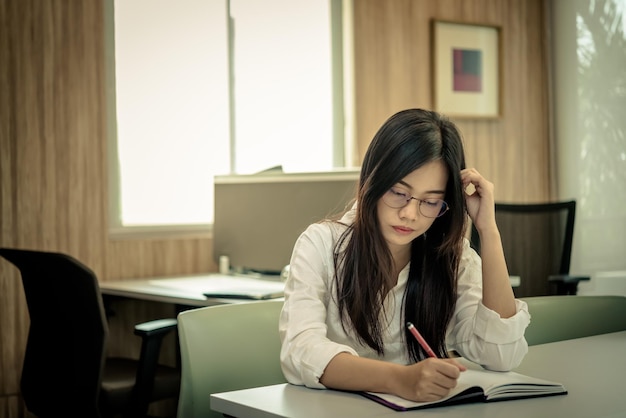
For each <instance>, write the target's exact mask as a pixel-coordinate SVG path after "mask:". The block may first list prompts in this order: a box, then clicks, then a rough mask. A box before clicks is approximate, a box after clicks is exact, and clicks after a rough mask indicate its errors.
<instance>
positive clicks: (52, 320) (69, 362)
mask: <svg viewBox="0 0 626 418" xmlns="http://www.w3.org/2000/svg"><path fill="white" fill-rule="evenodd" d="M0 256H2V257H4V258H5V259H6V260H8V261H9V262H11V263H12V264H14V265H15V266H16V267H17V268H18V269H19V271H20V273H21V276H22V283H23V285H24V293H25V296H26V304H27V305H28V313H29V315H30V327H29V331H28V340H27V344H26V353H25V356H24V365H23V369H22V376H21V391H22V396H23V398H24V402H25V403H26V407H27V408H28V409H29V411H31V412H32V413H34V414H35V415H38V416H78V415H77V413H76V412H75V411H80V415H81V416H93V417H97V416H99V412H98V395H99V393H100V389H99V388H100V381H101V373H102V368H103V365H104V358H105V352H104V350H105V348H104V347H105V344H106V339H107V335H108V327H107V323H106V316H105V313H104V305H103V302H102V296H101V294H100V289H99V287H98V280H97V278H96V276H95V274H94V273H93V272H92V271H91V270H90V269H89V268H88V267H86V266H84V265H83V264H81V263H80V262H79V261H77V260H75V259H74V258H72V257H70V256H68V255H65V254H59V253H49V252H41V251H28V250H18V249H9V248H0Z"/></svg>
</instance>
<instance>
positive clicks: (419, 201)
mask: <svg viewBox="0 0 626 418" xmlns="http://www.w3.org/2000/svg"><path fill="white" fill-rule="evenodd" d="M388 193H393V194H395V195H400V194H403V195H404V194H405V195H406V196H408V197H407V199H406V202H405V203H404V204H403V205H402V206H391V205H390V204H389V203H388V202H387V200H386V199H385V196H387V194H388ZM382 199H383V203H385V205H387V206H389V207H390V208H392V209H402V208H405V207H407V206H408V205H409V203H411V200H415V201H417V209H418V211H419V213H420V214H421V215H422V216H424V217H426V218H430V219H437V218H440V217H441V216H443V215H444V214H445V213H446V212H447V211H448V210H450V205H448V202H446V201H445V200H443V199H418V198H417V197H415V196H411V195H410V194H408V193H404V192H400V193H399V192H396V191H394V188H393V187H390V188H389V189H388V190H387V191H386V192H385V193H384V194H383V196H382ZM429 200H431V201H432V200H436V201H438V202H442V203H443V206H442V209H440V211H439V214H438V215H437V216H428V215H425V214H424V213H423V212H422V203H424V202H426V203H428V201H429Z"/></svg>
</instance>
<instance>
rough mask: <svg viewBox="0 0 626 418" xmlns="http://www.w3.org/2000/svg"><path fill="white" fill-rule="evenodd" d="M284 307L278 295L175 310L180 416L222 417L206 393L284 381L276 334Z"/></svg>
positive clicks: (278, 338)
mask: <svg viewBox="0 0 626 418" xmlns="http://www.w3.org/2000/svg"><path fill="white" fill-rule="evenodd" d="M282 306H283V301H282V300H268V301H260V302H244V303H235V304H228V305H217V306H209V307H206V308H199V309H193V310H188V311H184V312H181V313H180V314H179V315H178V332H179V339H180V355H181V367H182V381H181V388H180V398H179V402H178V415H177V416H178V418H191V417H194V418H195V417H204V418H210V417H216V418H217V417H223V416H222V414H221V413H218V412H216V411H211V409H210V400H209V395H210V394H212V393H218V392H226V391H230V390H238V389H247V388H252V387H257V386H265V385H271V384H277V383H285V382H286V380H285V378H284V376H283V373H282V371H281V368H280V337H279V335H278V317H279V315H280V310H281V308H282Z"/></svg>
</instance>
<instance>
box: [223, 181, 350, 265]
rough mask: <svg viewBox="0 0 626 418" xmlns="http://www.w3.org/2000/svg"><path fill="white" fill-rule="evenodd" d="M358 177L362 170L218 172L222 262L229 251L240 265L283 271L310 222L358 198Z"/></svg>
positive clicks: (228, 254)
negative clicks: (298, 239)
mask: <svg viewBox="0 0 626 418" xmlns="http://www.w3.org/2000/svg"><path fill="white" fill-rule="evenodd" d="M358 177H359V171H358V170H341V171H331V172H319V173H282V172H279V173H272V172H263V173H259V174H250V175H227V176H216V177H215V181H214V184H215V220H214V224H213V252H214V258H215V260H216V262H218V260H219V259H220V257H221V256H227V257H228V258H229V261H230V266H231V269H233V270H235V271H239V272H256V273H261V274H280V272H281V270H282V269H283V268H284V267H285V266H286V265H287V264H289V260H290V259H291V253H292V251H293V246H294V244H295V242H296V240H297V238H298V237H299V236H300V234H301V233H302V232H303V231H304V230H305V229H306V228H307V226H309V225H310V224H312V223H315V222H318V221H320V220H322V219H325V218H328V217H329V216H332V215H336V214H337V213H340V212H342V211H343V210H344V209H346V207H347V206H348V205H349V204H350V203H351V202H352V201H353V199H354V197H355V196H356V190H357V183H358Z"/></svg>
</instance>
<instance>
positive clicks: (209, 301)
mask: <svg viewBox="0 0 626 418" xmlns="http://www.w3.org/2000/svg"><path fill="white" fill-rule="evenodd" d="M242 278H243V277H242V276H236V275H233V276H230V275H225V274H217V273H215V274H213V273H211V274H200V275H189V276H175V277H155V278H150V279H141V280H137V279H129V280H115V281H105V282H102V283H100V291H101V292H102V294H103V295H108V296H118V297H124V298H130V299H141V300H150V301H155V302H165V303H171V304H175V305H185V306H194V307H201V306H211V305H222V304H225V303H241V302H249V301H250V300H249V299H235V298H207V297H206V296H204V295H203V292H204V291H208V290H210V289H211V283H215V282H219V284H220V285H224V283H225V282H229V281H232V284H233V286H234V287H235V286H237V285H239V284H240V282H241V280H240V279H242ZM243 279H244V280H250V277H245V278H243ZM255 281H256V282H258V283H259V284H263V283H265V284H267V285H268V287H269V288H270V289H275V288H276V287H277V286H279V287H280V286H281V284H282V283H281V282H279V281H277V280H269V279H268V280H265V279H258V280H255Z"/></svg>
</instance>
